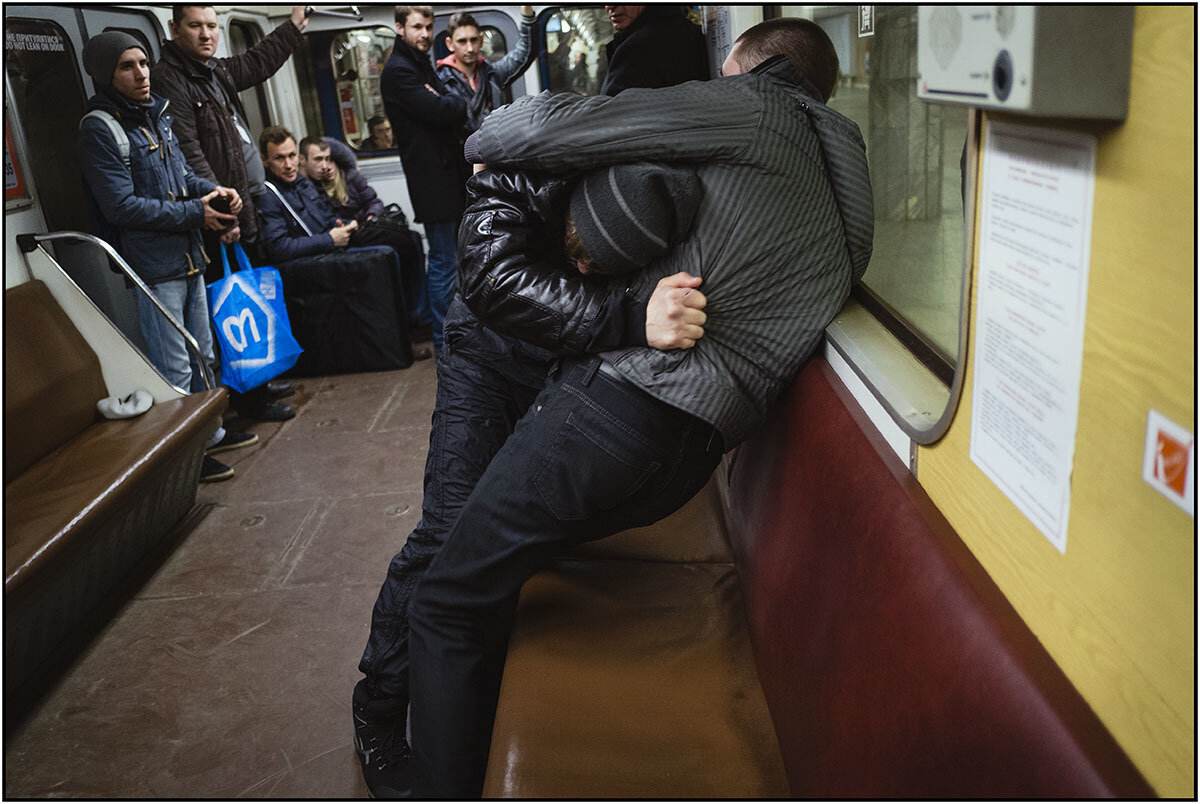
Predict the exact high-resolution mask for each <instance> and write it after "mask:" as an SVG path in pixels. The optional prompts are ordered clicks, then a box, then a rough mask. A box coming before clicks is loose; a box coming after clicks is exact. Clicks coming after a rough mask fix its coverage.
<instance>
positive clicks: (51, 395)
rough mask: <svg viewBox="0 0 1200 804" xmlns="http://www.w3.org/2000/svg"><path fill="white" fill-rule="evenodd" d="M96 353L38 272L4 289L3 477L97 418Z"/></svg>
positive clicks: (100, 386) (100, 380)
mask: <svg viewBox="0 0 1200 804" xmlns="http://www.w3.org/2000/svg"><path fill="white" fill-rule="evenodd" d="M106 396H108V390H107V388H106V386H105V384H104V375H103V374H102V373H101V371H100V360H99V359H98V358H97V357H96V353H95V352H93V351H92V348H91V347H90V346H88V343H87V341H86V340H84V338H83V336H82V335H80V334H79V330H77V329H76V328H75V325H74V324H72V323H71V319H70V318H69V317H68V316H67V314H66V313H65V312H63V310H62V308H61V307H59V306H58V302H56V301H55V300H54V296H52V295H51V294H50V290H49V288H47V287H46V285H45V283H43V282H42V281H41V280H40V279H34V280H32V281H29V282H25V283H24V284H21V285H15V286H13V287H11V288H8V289H7V290H5V291H4V482H5V484H7V483H8V482H10V481H11V480H12V479H13V478H14V477H16V476H18V475H19V474H21V473H22V472H24V471H25V470H26V469H28V468H29V467H30V466H32V465H33V464H35V463H37V462H38V461H39V460H41V459H42V458H44V457H45V456H46V455H49V454H50V453H51V452H53V451H54V450H55V449H57V448H58V447H60V446H62V445H63V444H65V443H66V442H68V441H70V440H71V439H72V438H74V437H75V436H77V435H79V434H80V433H82V432H83V431H84V430H86V429H87V428H88V427H90V426H91V425H92V424H93V423H94V422H95V421H97V420H98V419H99V413H98V412H97V410H96V403H97V402H99V401H100V400H101V399H103V398H104V397H106Z"/></svg>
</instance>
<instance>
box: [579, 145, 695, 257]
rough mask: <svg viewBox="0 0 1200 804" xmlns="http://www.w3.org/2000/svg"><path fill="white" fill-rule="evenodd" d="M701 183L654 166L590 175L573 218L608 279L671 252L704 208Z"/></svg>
mask: <svg viewBox="0 0 1200 804" xmlns="http://www.w3.org/2000/svg"><path fill="white" fill-rule="evenodd" d="M700 195H701V189H700V182H699V180H698V179H697V178H696V174H695V173H694V172H693V171H691V170H688V169H686V168H681V167H671V166H668V165H662V164H657V163H653V162H634V163H631V164H627V165H615V166H613V167H608V168H601V169H599V170H594V171H592V172H591V173H586V174H584V176H583V177H582V178H580V179H579V181H578V182H577V183H576V185H575V187H574V188H573V189H572V191H571V203H570V210H571V218H572V219H573V220H574V221H575V229H576V231H578V232H579V239H580V240H581V241H582V242H583V245H584V248H586V249H587V251H588V254H589V255H591V257H592V259H593V260H594V261H595V263H596V270H597V272H599V273H604V274H623V273H628V272H630V271H636V270H637V269H639V268H642V267H644V266H646V265H648V264H649V263H650V262H652V261H654V260H655V259H657V258H659V257H661V256H662V255H664V254H666V253H667V252H668V251H670V250H671V245H672V244H673V243H675V242H678V240H679V239H680V238H681V237H682V236H683V235H684V234H685V233H686V232H687V230H688V229H689V228H690V227H691V224H692V218H693V217H695V215H696V209H697V208H698V207H699V206H700Z"/></svg>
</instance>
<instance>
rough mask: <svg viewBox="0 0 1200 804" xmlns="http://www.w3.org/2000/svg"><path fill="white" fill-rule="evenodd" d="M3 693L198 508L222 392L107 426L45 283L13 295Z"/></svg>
mask: <svg viewBox="0 0 1200 804" xmlns="http://www.w3.org/2000/svg"><path fill="white" fill-rule="evenodd" d="M4 324H5V326H4V329H5V333H4V334H5V341H4V359H5V369H6V371H5V385H4V413H5V418H4V435H5V443H4V480H5V485H4V598H5V601H4V602H5V635H4V653H5V671H6V672H5V692H6V697H7V695H8V693H9V692H10V691H11V690H13V689H15V688H16V686H17V685H19V684H20V683H21V682H22V681H24V680H25V679H27V678H28V677H30V676H31V675H32V674H33V672H34V670H35V669H36V668H37V666H38V665H39V663H41V662H42V661H43V660H44V659H45V658H46V657H47V656H48V654H49V653H50V652H51V651H52V650H53V649H54V648H55V647H56V645H57V644H58V643H59V642H61V641H62V640H63V639H64V637H65V636H66V635H67V634H68V633H69V632H70V630H71V629H72V628H73V627H74V626H75V625H76V624H77V623H78V622H79V621H80V620H81V619H82V618H83V617H84V615H85V614H86V613H87V612H89V611H90V610H91V609H92V608H93V607H94V606H95V605H96V603H97V602H99V601H100V600H101V599H102V598H103V597H105V596H106V595H107V594H108V593H109V591H110V590H111V589H112V588H113V586H114V585H115V584H116V583H117V581H119V580H120V578H121V577H122V576H123V575H124V574H125V573H126V572H127V571H128V570H129V569H131V568H132V567H133V566H134V565H135V564H136V563H137V562H138V561H139V560H140V559H141V558H142V557H143V556H144V554H145V553H146V552H147V550H148V549H149V547H150V546H151V545H152V544H153V543H154V542H155V541H157V539H158V538H160V537H161V536H162V535H163V534H165V533H166V532H167V531H169V530H170V528H171V527H172V526H174V525H175V524H176V523H177V522H178V521H179V520H180V519H182V518H183V517H184V516H185V515H186V514H187V512H188V510H190V508H191V507H192V505H193V504H194V502H195V495H196V487H197V483H198V480H199V471H200V462H201V458H202V457H203V452H204V442H205V441H206V440H207V438H208V437H209V436H210V435H211V434H212V432H213V431H214V430H215V428H216V427H217V426H218V425H219V416H220V414H221V412H222V411H223V410H224V407H225V403H226V394H225V392H224V391H223V390H214V391H208V392H204V393H199V394H191V395H189V396H184V397H179V398H175V399H170V400H166V401H160V402H157V403H155V404H154V405H152V406H151V408H150V410H148V411H146V412H145V413H144V414H142V415H141V416H137V417H135V418H131V419H119V420H112V421H109V420H105V419H104V418H103V417H102V416H101V415H100V414H99V412H98V411H97V409H96V402H97V401H99V400H100V399H102V398H104V397H105V396H108V392H107V387H106V384H105V381H104V377H103V375H102V372H101V368H100V363H99V360H98V359H97V357H96V355H95V353H94V352H92V350H91V347H90V346H89V345H88V343H87V341H86V340H85V339H84V338H83V336H82V335H81V334H80V333H79V331H78V330H77V329H76V327H75V326H74V324H73V323H72V322H71V320H70V318H69V317H68V316H67V315H66V313H65V312H64V311H63V310H62V308H61V307H59V305H58V303H57V302H56V301H55V299H54V297H53V295H52V294H51V293H50V291H49V290H48V289H47V287H46V286H45V284H44V283H42V282H41V281H39V280H33V281H30V282H27V283H24V284H21V285H17V286H15V287H12V288H9V289H7V290H6V291H5V322H4Z"/></svg>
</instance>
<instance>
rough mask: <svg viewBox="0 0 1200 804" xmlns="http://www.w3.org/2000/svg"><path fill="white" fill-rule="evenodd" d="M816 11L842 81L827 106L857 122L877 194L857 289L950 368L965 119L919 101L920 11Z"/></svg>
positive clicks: (959, 263) (958, 284)
mask: <svg viewBox="0 0 1200 804" xmlns="http://www.w3.org/2000/svg"><path fill="white" fill-rule="evenodd" d="M856 12H857V7H856V6H850V7H837V6H828V7H822V6H816V7H814V19H815V21H816V22H817V23H818V24H819V25H821V27H822V28H823V29H824V30H825V32H826V33H828V34H829V35H830V38H831V39H833V42H834V46H835V47H836V48H837V51H838V58H839V61H840V62H841V67H842V78H841V80H840V82H839V86H838V88H837V91H836V92H835V93H834V96H833V98H832V99H831V101H830V106H832V107H833V108H835V109H837V110H838V111H840V112H841V113H842V114H844V115H846V116H847V117H849V118H851V119H852V120H854V121H855V122H856V123H858V125H859V127H860V128H861V129H862V132H863V135H864V137H865V138H866V141H867V159H868V162H869V163H870V167H871V183H872V186H873V189H874V195H875V248H874V255H873V256H872V258H871V265H870V267H869V268H868V269H867V274H866V277H865V278H864V280H863V284H864V285H865V287H866V290H867V291H868V292H869V293H870V294H871V295H872V296H874V297H876V298H877V299H878V300H879V301H880V302H882V303H883V305H884V306H885V307H886V308H890V311H891V312H893V313H894V314H895V315H896V317H897V318H898V319H900V320H901V322H902V323H904V324H907V325H908V327H909V328H910V329H911V330H913V332H914V334H915V335H916V336H917V337H918V338H920V339H921V340H923V341H924V342H925V343H926V344H927V345H928V346H929V347H932V349H933V350H934V352H936V353H938V355H939V356H940V357H941V358H942V359H943V360H945V361H947V362H948V363H950V364H953V363H955V362H957V359H958V326H959V317H960V312H961V311H960V309H959V308H960V299H961V293H962V276H963V236H964V228H963V198H962V187H963V175H962V156H963V154H964V150H963V149H964V147H965V144H966V138H967V122H968V111H967V110H966V109H962V108H960V107H955V106H946V105H942V104H935V103H928V102H926V101H922V100H918V99H917V97H916V87H917V7H916V6H875V15H876V20H875V35H874V36H873V37H865V38H859V37H858V32H857V26H856V17H855V14H856Z"/></svg>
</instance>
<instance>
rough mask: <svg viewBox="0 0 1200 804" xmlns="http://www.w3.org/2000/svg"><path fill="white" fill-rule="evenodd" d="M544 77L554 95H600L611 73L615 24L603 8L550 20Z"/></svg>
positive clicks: (573, 11)
mask: <svg viewBox="0 0 1200 804" xmlns="http://www.w3.org/2000/svg"><path fill="white" fill-rule="evenodd" d="M545 37H546V38H545V41H546V49H545V51H544V52H543V53H542V54H541V60H542V75H543V77H544V79H545V80H546V81H547V84H546V86H547V88H548V89H549V90H550V91H551V92H577V93H579V94H581V95H597V94H599V92H600V85H601V84H603V83H604V76H605V74H606V73H607V72H608V55H607V54H606V53H605V49H604V48H605V45H607V44H608V43H609V42H611V41H612V38H613V30H612V23H610V22H609V21H608V15H607V14H606V13H605V11H604V7H603V6H595V7H591V8H570V9H562V10H560V11H558V12H556V13H554V14H551V15H550V16H549V17H547V18H546V22H545Z"/></svg>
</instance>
